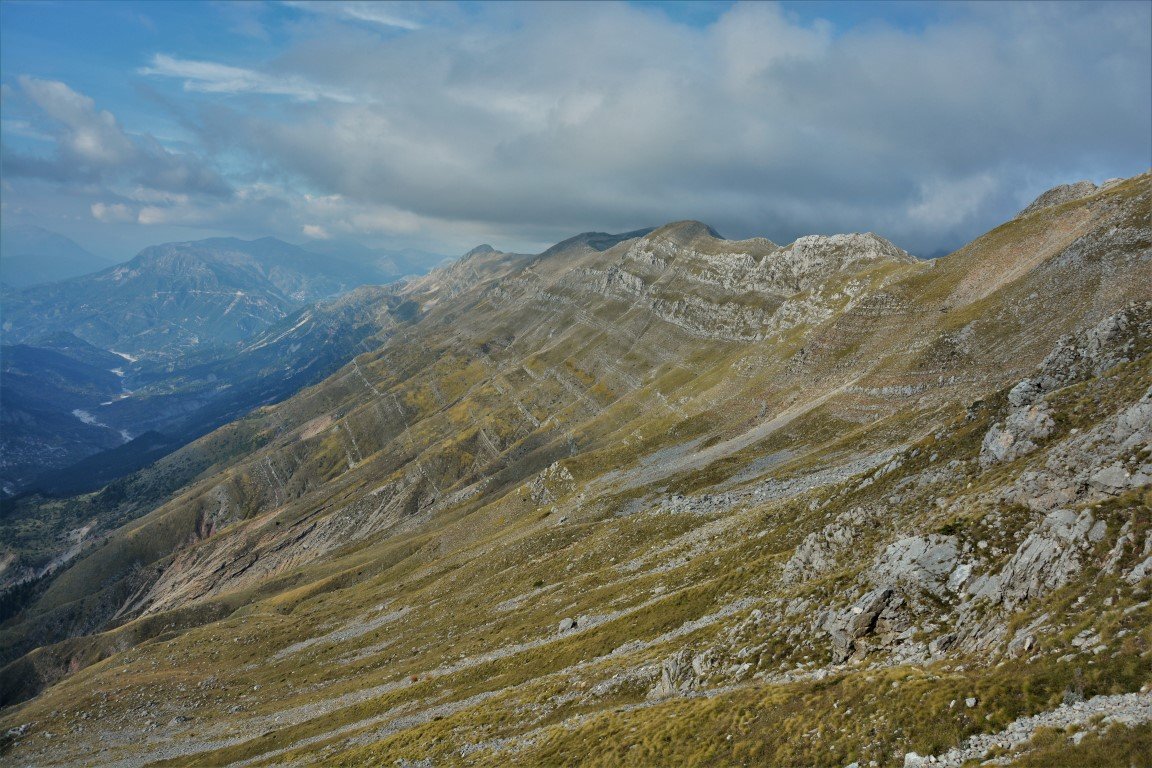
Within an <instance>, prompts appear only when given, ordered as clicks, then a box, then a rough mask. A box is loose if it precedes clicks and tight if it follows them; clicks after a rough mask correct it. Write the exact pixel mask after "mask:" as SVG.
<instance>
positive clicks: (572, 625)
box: [557, 617, 576, 634]
mask: <svg viewBox="0 0 1152 768" xmlns="http://www.w3.org/2000/svg"><path fill="white" fill-rule="evenodd" d="M574 629H576V619H573V618H570V617H569V618H565V619H560V626H559V627H557V630H558V631H559V632H560V633H561V634H563V633H565V632H571V631H572V630H574Z"/></svg>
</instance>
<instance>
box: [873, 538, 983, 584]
mask: <svg viewBox="0 0 1152 768" xmlns="http://www.w3.org/2000/svg"><path fill="white" fill-rule="evenodd" d="M959 555H960V547H959V545H958V542H957V539H956V537H955V536H942V535H940V534H935V533H934V534H929V535H928V536H910V537H907V538H903V539H899V540H897V541H895V542H893V543H892V544H889V545H888V547H887V548H886V549H885V550H884V553H883V554H882V555H881V556H880V557H879V558H877V561H876V563H875V564H874V566H873V568H872V580H873V582H875V583H881V584H904V585H908V586H912V587H916V588H918V589H923V590H926V591H928V592H932V593H935V594H941V593H943V591H944V589H945V588H946V587H947V586H948V585H949V584H950V583H951V582H952V574H953V572H954V571H956V570H958V559H959ZM969 573H971V568H970V567H969V568H967V569H965V570H960V572H959V576H958V578H959V580H960V581H963V580H965V579H967V576H968V574H969Z"/></svg>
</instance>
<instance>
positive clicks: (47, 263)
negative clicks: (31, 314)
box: [0, 224, 115, 288]
mask: <svg viewBox="0 0 1152 768" xmlns="http://www.w3.org/2000/svg"><path fill="white" fill-rule="evenodd" d="M113 263H115V262H113V261H112V260H111V259H108V258H104V257H102V256H96V255H95V254H92V253H89V252H88V251H86V250H85V249H84V248H82V247H81V246H80V245H78V244H77V243H76V242H75V241H73V240H71V239H69V238H67V237H65V236H64V235H60V234H57V233H55V232H52V231H50V230H47V229H44V228H43V227H36V226H31V225H22V224H20V225H13V226H6V227H0V283H3V284H5V285H7V286H9V287H11V288H27V287H28V286H30V285H39V284H40V283H50V282H54V281H56V280H64V279H66V278H69V277H76V276H77V275H86V274H88V273H89V272H95V271H96V270H98V269H102V268H104V267H106V266H108V265H110V264H113Z"/></svg>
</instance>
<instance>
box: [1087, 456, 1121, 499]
mask: <svg viewBox="0 0 1152 768" xmlns="http://www.w3.org/2000/svg"><path fill="white" fill-rule="evenodd" d="M1130 478H1131V475H1130V474H1129V473H1128V472H1127V471H1126V470H1125V469H1124V467H1123V465H1121V464H1113V465H1112V466H1109V467H1105V468H1104V469H1102V470H1100V471H1099V472H1097V473H1096V474H1094V475H1092V479H1091V480H1089V481H1088V484H1089V485H1091V486H1092V487H1093V488H1095V489H1096V490H1098V491H1103V492H1104V493H1109V494H1112V495H1113V496H1115V495H1117V494H1119V493H1122V492H1123V491H1124V489H1126V488H1127V487H1128V481H1129V479H1130Z"/></svg>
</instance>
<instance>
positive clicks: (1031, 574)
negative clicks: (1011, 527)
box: [970, 509, 1106, 610]
mask: <svg viewBox="0 0 1152 768" xmlns="http://www.w3.org/2000/svg"><path fill="white" fill-rule="evenodd" d="M1105 532H1106V527H1105V525H1104V524H1103V522H1101V521H1098V520H1096V519H1095V518H1093V516H1092V512H1091V511H1090V510H1084V511H1082V512H1080V513H1079V514H1077V513H1076V512H1073V511H1071V510H1067V509H1058V510H1056V511H1054V512H1051V513H1049V514H1048V515H1047V516H1046V517H1045V518H1044V520H1043V521H1042V522H1041V523H1040V525H1039V527H1038V528H1037V529H1036V530H1035V531H1034V532H1033V533H1031V534H1029V536H1028V538H1026V539H1025V540H1024V543H1023V544H1021V545H1020V548H1019V549H1018V550H1017V551H1016V553H1015V554H1014V555H1013V556H1012V557H1011V559H1009V560H1008V562H1007V564H1006V565H1005V566H1004V568H1003V569H1002V570H1001V571H1000V572H999V573H997V574H994V575H990V576H984V577H981V578H980V579H978V580H977V581H976V582H975V583H974V584H973V585H972V587H971V590H970V593H971V594H972V596H973V597H977V598H981V597H982V598H987V599H988V600H990V601H992V602H993V603H1002V604H1003V605H1004V607H1005V608H1007V609H1009V610H1012V609H1014V608H1016V607H1018V606H1020V605H1021V604H1023V603H1024V602H1025V601H1027V600H1028V599H1030V598H1035V597H1039V596H1041V595H1044V594H1048V593H1049V592H1052V591H1053V590H1055V589H1058V588H1060V587H1062V586H1064V585H1065V584H1066V583H1068V580H1069V579H1070V578H1072V576H1073V575H1074V574H1076V573H1077V572H1078V571H1079V570H1080V561H1081V557H1082V555H1083V552H1084V550H1085V549H1087V548H1088V547H1089V546H1091V545H1092V544H1095V543H1096V542H1098V541H1100V540H1102V539H1103V538H1104V535H1105Z"/></svg>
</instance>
